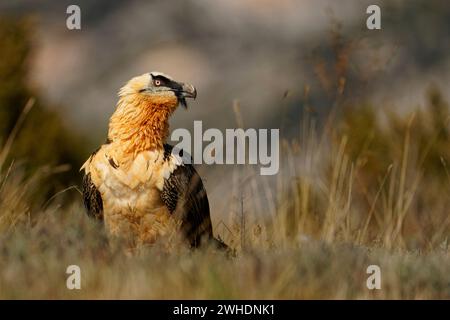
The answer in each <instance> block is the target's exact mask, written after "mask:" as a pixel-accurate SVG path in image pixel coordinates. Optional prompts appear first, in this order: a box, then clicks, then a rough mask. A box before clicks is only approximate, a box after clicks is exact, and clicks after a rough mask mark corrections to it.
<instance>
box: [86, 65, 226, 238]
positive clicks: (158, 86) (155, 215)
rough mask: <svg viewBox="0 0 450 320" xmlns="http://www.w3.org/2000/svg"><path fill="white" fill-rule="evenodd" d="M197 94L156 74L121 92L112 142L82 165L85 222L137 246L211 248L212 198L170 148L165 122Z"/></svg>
mask: <svg viewBox="0 0 450 320" xmlns="http://www.w3.org/2000/svg"><path fill="white" fill-rule="evenodd" d="M195 97H196V90H195V88H194V87H193V86H191V85H188V84H184V83H179V82H175V81H173V80H172V79H171V78H170V77H168V76H166V75H164V74H162V73H158V72H152V73H149V74H144V75H141V76H138V77H135V78H133V79H131V80H130V81H129V82H128V83H127V84H126V85H125V86H124V87H123V88H122V89H121V90H120V92H119V102H118V103H117V109H116V111H115V112H114V114H113V115H112V117H111V120H110V123H109V132H108V139H107V141H106V142H105V144H103V145H102V146H101V147H100V148H98V149H97V151H95V152H94V153H93V154H92V155H91V156H90V157H89V159H88V160H87V161H86V162H85V163H84V165H83V166H82V168H81V170H84V177H83V198H84V205H85V207H86V209H87V213H88V215H90V216H91V217H93V218H95V219H99V220H103V221H104V223H105V226H106V228H107V230H108V232H109V234H110V235H111V236H115V237H119V238H123V239H126V240H127V241H129V242H130V244H131V245H132V246H138V245H140V244H152V243H154V242H156V241H157V240H159V239H166V240H167V241H170V240H171V239H175V238H178V239H180V238H181V239H182V241H184V242H187V244H188V245H190V246H192V247H198V246H200V245H201V244H202V243H205V242H209V241H213V242H215V243H216V244H219V245H220V246H223V247H224V246H225V245H224V244H222V243H221V242H220V241H218V240H216V239H214V238H213V230H212V225H211V218H210V211H209V203H208V197H207V194H206V190H205V188H204V186H203V183H202V180H201V178H200V176H199V175H198V173H197V172H196V170H195V169H194V167H193V166H192V165H191V164H190V163H191V162H190V161H187V159H189V158H187V155H183V152H182V151H180V152H172V151H173V149H172V146H170V145H168V144H166V143H165V140H166V138H167V135H168V118H169V116H170V115H171V114H172V112H173V111H174V110H175V109H176V107H177V106H178V105H179V104H181V105H183V106H185V107H186V106H187V105H186V100H185V98H195Z"/></svg>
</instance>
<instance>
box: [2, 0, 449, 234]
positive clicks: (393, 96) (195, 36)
mask: <svg viewBox="0 0 450 320" xmlns="http://www.w3.org/2000/svg"><path fill="white" fill-rule="evenodd" d="M70 4H73V1H46V0H40V1H21V0H17V1H9V2H7V1H3V2H1V3H0V145H2V146H4V145H5V144H6V142H7V138H8V137H10V136H11V133H12V132H13V131H14V128H15V126H16V124H17V123H18V120H19V119H20V117H21V114H23V109H24V108H25V106H26V105H27V102H28V103H30V104H31V102H30V99H31V98H33V99H35V100H34V104H33V107H32V108H31V111H30V113H29V114H28V115H27V116H26V118H25V119H24V121H23V123H22V124H21V126H20V130H19V131H18V132H17V134H16V133H14V134H15V142H14V143H13V144H12V147H11V150H10V151H9V152H8V161H6V160H5V165H4V167H6V163H11V161H13V160H14V161H16V162H21V163H23V167H24V168H25V171H26V172H28V171H30V172H31V171H32V170H34V169H36V168H40V167H42V166H52V167H53V168H54V167H55V166H57V167H58V166H61V165H69V167H67V166H65V167H61V170H60V171H61V172H60V173H58V174H57V175H56V176H52V178H51V179H50V180H49V183H47V184H46V186H48V187H47V188H40V189H45V190H46V197H47V198H48V197H50V196H53V195H55V193H57V192H59V191H60V190H63V189H64V188H66V187H67V186H70V185H73V184H75V185H76V184H78V183H79V181H80V178H79V173H78V168H79V167H80V166H81V165H82V163H83V162H84V160H85V159H86V158H87V157H88V155H89V154H90V152H91V151H92V150H94V149H95V148H96V147H97V146H98V145H99V144H100V143H102V142H103V141H104V140H105V138H106V133H107V125H108V119H109V117H110V116H111V114H112V113H113V111H114V108H115V103H116V100H117V91H118V89H119V88H120V87H121V86H122V85H123V84H124V83H125V82H126V81H127V80H128V79H130V78H131V77H133V76H135V75H139V74H142V73H145V72H149V71H155V70H156V71H161V72H164V73H167V74H169V75H171V76H172V77H173V78H175V79H177V80H180V81H185V82H189V83H192V84H194V85H195V86H196V87H197V90H198V93H199V94H198V98H197V100H196V101H193V102H192V103H191V104H190V108H189V109H188V110H187V111H185V110H181V109H180V110H178V111H177V112H176V113H175V114H174V116H173V118H172V120H171V129H174V128H180V127H183V128H187V129H192V126H193V121H194V120H202V121H203V128H204V130H205V129H206V128H221V129H223V128H234V127H238V126H241V125H243V126H244V127H246V128H247V127H248V128H250V127H253V128H280V135H281V138H282V139H283V141H289V143H287V142H286V144H285V145H284V146H285V148H284V149H283V150H285V151H286V149H287V150H288V151H289V152H291V151H292V150H294V151H295V150H296V147H297V149H298V150H300V151H299V152H298V153H297V154H295V155H293V156H292V157H288V156H286V154H287V153H286V152H285V151H282V154H281V162H282V163H281V172H282V174H284V175H285V176H286V177H288V179H289V177H290V178H291V179H293V181H294V182H293V183H290V182H289V183H288V184H289V187H287V188H288V189H289V190H290V191H289V192H303V191H304V190H303V189H301V187H298V186H297V185H296V181H297V179H298V178H299V177H304V176H308V175H310V176H311V177H316V176H315V172H316V171H317V170H318V169H319V168H320V170H321V171H323V172H324V174H325V175H326V174H328V173H327V172H330V170H328V169H327V164H326V163H328V162H326V161H325V160H323V159H324V157H323V154H327V153H330V154H331V150H332V149H333V147H332V143H333V141H334V140H333V137H336V135H333V134H331V135H330V136H327V139H326V140H327V141H328V144H327V143H325V144H320V146H321V147H322V149H323V152H322V154H321V155H322V156H320V155H318V154H316V153H315V152H319V150H322V149H321V148H315V147H314V146H312V145H311V144H308V143H309V142H308V141H311V139H312V138H311V137H312V136H315V135H316V134H317V136H318V137H319V140H320V137H322V134H321V132H323V131H324V130H325V129H326V128H333V129H336V130H338V134H341V135H345V137H347V138H346V139H347V140H348V141H347V143H346V151H347V152H348V154H349V157H350V161H353V162H354V163H356V164H359V165H360V166H361V168H363V170H362V172H363V173H361V175H364V177H363V179H364V181H365V182H366V183H367V185H368V186H369V187H367V188H368V189H370V188H372V187H373V190H374V193H375V194H376V190H378V189H377V188H378V187H379V180H380V177H383V173H384V172H385V170H386V168H388V167H389V165H391V164H392V163H393V162H395V161H394V160H395V159H396V157H398V156H399V155H401V150H402V147H401V146H402V145H403V142H404V140H403V137H404V131H402V130H403V129H404V128H405V126H404V125H403V122H402V121H404V122H405V121H406V122H407V121H409V120H408V119H409V118H407V117H406V116H404V117H405V119H406V120H399V119H403V118H402V115H406V114H409V113H410V112H411V111H413V110H414V111H415V110H421V109H422V110H431V113H430V114H432V115H435V118H434V120H430V121H431V122H430V123H431V124H430V125H425V124H424V123H425V120H423V118H420V119H422V120H423V121H422V120H419V121H418V122H417V121H416V123H419V124H423V125H424V126H425V127H423V128H422V127H420V128H419V129H417V130H416V131H414V132H416V134H418V135H419V137H417V139H416V140H414V141H416V142H418V144H419V145H420V143H419V142H420V141H423V148H422V149H421V147H420V146H419V147H418V150H419V151H418V154H419V155H421V154H422V153H420V150H428V151H429V149H430V148H432V149H433V150H435V152H434V153H432V156H433V157H432V159H431V160H430V162H429V165H428V164H427V163H428V162H426V161H424V162H423V163H425V167H427V166H428V167H430V168H431V169H430V170H434V171H433V172H434V174H435V176H432V178H433V179H435V178H436V179H441V178H442V177H445V176H446V175H445V174H444V172H445V170H444V169H445V168H444V167H443V165H442V164H443V163H444V162H445V161H444V162H443V159H444V160H446V159H448V151H447V150H449V149H450V148H449V145H448V139H449V138H448V136H447V135H446V132H447V131H448V125H447V122H445V123H444V122H442V121H444V120H445V121H446V117H447V114H448V105H447V104H446V101H448V98H449V93H450V90H449V83H450V81H449V80H450V54H449V53H450V41H449V39H450V37H449V36H450V34H449V33H450V5H449V3H448V2H447V1H439V0H432V1H425V0H422V1H420V0H414V1H413V0H408V1H406V0H389V1H371V0H368V1H365V0H361V1H359V0H341V1H333V0H315V1H312V0H311V1H307V0H297V1H295V0H281V1H279V0H277V1H274V0H217V1H206V0H187V1H170V2H169V1H137V0H136V1H107V0H100V1H95V2H94V1H77V3H76V4H78V5H79V6H80V8H81V26H82V27H81V30H68V29H67V28H66V18H67V17H68V15H67V14H66V8H67V7H68V6H69V5H70ZM370 4H378V5H379V6H380V7H381V26H382V29H381V30H368V29H367V28H366V19H367V17H368V14H366V8H367V7H368V6H369V5H370ZM430 108H431V109H430ZM433 108H434V109H433ZM381 112H382V113H381ZM380 113H381V116H380V117H379V115H380ZM330 114H332V116H330ZM386 114H387V115H389V116H386ZM393 114H395V116H394V115H393ZM397 117H399V118H397ZM337 118H338V119H340V120H339V122H337V120H336V121H335V120H334V119H337ZM330 119H331V120H330ZM427 119H428V118H427ZM416 120H417V119H416ZM433 121H435V122H433ZM439 121H441V122H442V123H441V122H439ZM406 122H405V123H406ZM386 127H389V128H391V129H389V130H391V131H387V132H388V133H386V131H385V130H387V129H386ZM430 127H431V128H434V129H439V130H441V129H442V130H444V131H445V132H444V134H442V130H441V131H439V132H438V133H436V132H434V131H430ZM399 128H400V129H399ZM310 131H314V133H311V132H310ZM305 132H306V136H305ZM436 134H437V135H438V137H439V144H438V145H433V146H432V147H429V146H428V144H427V141H430V139H428V138H429V137H435V135H436ZM374 135H375V137H376V138H375V139H372V138H371V139H369V140H370V141H372V142H373V143H372V142H371V143H369V144H368V143H367V141H369V140H368V139H367V137H373V136H374ZM396 135H397V136H396ZM395 137H397V138H395ZM396 139H397V140H398V141H400V142H399V144H398V145H397V144H395V141H397V140H396ZM413 139H414V138H413ZM291 142H292V144H290V143H291ZM337 145H338V146H339V142H337ZM368 145H370V148H369V147H367V146H368ZM366 147H367V148H366ZM372 147H373V149H371V148H372ZM427 148H428V149H427ZM428 151H427V155H428V154H430V153H429V152H428ZM418 158H420V156H418ZM361 159H362V160H361ZM292 162H294V163H299V166H297V167H296V168H295V169H292V165H289V163H292ZM323 162H325V164H322V163H323ZM428 167H427V168H428ZM421 168H422V167H421ZM433 168H434V169H433ZM322 169H323V170H322ZM199 170H200V171H201V173H202V176H203V177H204V180H205V184H206V188H207V190H208V194H209V196H210V203H211V207H212V211H213V218H214V219H215V225H216V226H217V225H218V224H220V221H219V220H220V218H218V217H220V216H228V215H229V214H230V213H231V215H232V214H235V213H236V212H237V211H239V210H241V211H243V210H246V209H243V208H242V206H241V204H240V203H242V202H244V200H243V199H240V198H239V197H241V196H242V192H241V191H240V188H241V187H242V185H244V184H245V183H246V182H245V181H242V180H245V179H246V177H248V176H249V175H250V176H252V177H253V178H254V181H253V182H252V185H253V187H252V189H251V190H253V191H252V192H249V194H247V195H245V196H246V197H248V198H255V197H262V198H264V199H261V200H260V201H261V203H260V204H259V205H256V204H255V206H251V209H248V210H249V211H253V212H254V213H255V214H256V216H258V215H263V214H265V212H266V211H271V212H275V211H277V208H278V202H277V201H278V200H276V199H274V198H276V195H274V193H275V192H277V191H276V190H279V189H275V187H274V186H275V185H277V181H278V180H279V179H280V178H279V177H274V178H273V179H270V178H262V177H259V176H258V175H257V174H255V172H257V171H256V170H254V172H253V171H252V172H253V173H249V174H247V173H245V174H243V173H242V171H240V170H242V168H233V167H225V166H213V167H208V168H206V167H204V166H200V169H199ZM236 170H238V171H237V173H236ZM327 170H328V171H327ZM427 170H428V169H427ZM331 171H332V170H331ZM224 177H227V179H224ZM439 177H440V178H439ZM236 181H237V182H236ZM315 181H316V182H317V183H316V184H318V188H319V189H320V181H319V179H316V180H315ZM445 183H447V182H445ZM235 185H238V187H233V186H235ZM239 186H241V187H239ZM260 188H262V189H260ZM296 188H300V189H299V190H297V189H296ZM355 188H356V189H358V190H363V189H364V190H366V189H365V188H364V187H361V186H358V187H355ZM47 189H48V190H47ZM230 190H232V191H230ZM292 190H294V191H292ZM295 190H296V191H295ZM302 190H303V191H302ZM366 191H367V190H366ZM289 192H287V193H286V194H289ZM75 195H76V193H75ZM289 197H290V196H289ZM355 197H356V196H355ZM291 199H292V198H291ZM252 201H253V200H252ZM258 201H259V200H258ZM255 203H256V201H255ZM233 206H235V207H236V208H234V207H233ZM298 206H299V207H301V206H302V205H301V203H300V204H298ZM369 207H370V206H369ZM443 207H444V206H443ZM239 208H240V209H239ZM319 209H320V208H318V209H317V210H319ZM359 209H360V207H359V206H358V210H359ZM355 210H356V209H355ZM442 210H444V209H442ZM263 211H264V212H263ZM419 211H420V210H419ZM443 215H444V216H445V214H444V213H443ZM440 217H441V216H440ZM230 219H231V218H230ZM232 221H234V220H233V219H231V220H227V223H226V225H228V226H229V225H232V224H233V222H232ZM437 221H440V220H437ZM241 222H242V221H241ZM241 222H240V223H239V224H240V225H241ZM436 223H438V222H436ZM255 230H256V231H255V232H257V230H258V228H257V227H256V229H255Z"/></svg>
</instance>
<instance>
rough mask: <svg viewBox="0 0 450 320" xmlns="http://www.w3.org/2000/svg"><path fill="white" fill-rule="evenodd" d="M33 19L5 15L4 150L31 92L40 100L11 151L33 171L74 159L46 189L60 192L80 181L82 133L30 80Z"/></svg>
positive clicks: (0, 97)
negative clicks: (80, 134) (47, 100)
mask: <svg viewBox="0 0 450 320" xmlns="http://www.w3.org/2000/svg"><path fill="white" fill-rule="evenodd" d="M33 27H34V24H33V22H32V21H31V20H30V19H28V18H21V19H12V18H9V17H2V18H1V19H0V48H1V49H0V150H2V148H3V147H4V145H5V142H6V140H7V139H8V137H9V136H10V134H11V131H12V130H13V128H14V127H15V125H16V123H17V121H18V119H19V117H20V115H21V113H22V110H23V108H24V107H25V105H26V103H27V101H28V100H29V99H30V98H34V99H35V100H36V102H35V104H34V106H33V108H32V109H31V111H30V112H29V114H28V115H27V117H26V119H25V121H24V122H23V124H22V125H21V128H20V130H19V131H18V134H17V136H16V138H15V140H14V142H13V144H12V147H11V149H10V151H9V152H8V157H7V161H6V162H5V165H4V166H8V164H9V163H11V161H13V160H14V161H15V162H17V161H20V162H23V164H24V168H25V171H26V172H27V173H28V174H32V173H33V172H34V171H36V169H37V168H40V167H42V166H46V167H49V166H57V165H61V164H68V165H70V170H68V171H66V172H64V173H61V174H58V175H55V176H52V178H51V179H50V180H49V181H48V184H46V188H45V187H44V186H43V191H45V192H48V193H50V192H51V193H54V191H56V190H60V189H61V188H63V187H64V186H67V185H68V184H70V183H74V182H75V181H78V180H77V179H78V167H79V166H80V164H81V162H82V155H83V154H86V152H84V150H83V144H82V140H81V138H80V137H79V136H78V135H77V134H76V133H75V132H74V131H73V130H70V128H68V127H67V126H66V124H65V123H64V122H63V119H61V117H60V115H59V114H58V113H56V112H55V111H54V110H56V109H57V108H56V107H55V106H50V105H48V104H47V103H46V102H44V100H43V99H42V97H41V95H40V94H39V92H37V91H36V90H33V89H31V88H30V87H29V86H28V84H27V76H28V71H29V68H30V60H31V59H32V51H33V38H32V37H33Z"/></svg>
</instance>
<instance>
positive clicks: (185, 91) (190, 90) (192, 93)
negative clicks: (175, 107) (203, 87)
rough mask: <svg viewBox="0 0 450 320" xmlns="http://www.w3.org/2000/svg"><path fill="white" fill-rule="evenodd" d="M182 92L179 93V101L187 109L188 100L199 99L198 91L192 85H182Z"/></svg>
mask: <svg viewBox="0 0 450 320" xmlns="http://www.w3.org/2000/svg"><path fill="white" fill-rule="evenodd" d="M180 86H181V90H180V91H179V92H178V100H179V101H180V104H181V105H182V106H183V107H184V108H185V109H187V103H186V98H192V99H195V98H196V97H197V89H195V87H194V86H193V85H191V84H188V83H180Z"/></svg>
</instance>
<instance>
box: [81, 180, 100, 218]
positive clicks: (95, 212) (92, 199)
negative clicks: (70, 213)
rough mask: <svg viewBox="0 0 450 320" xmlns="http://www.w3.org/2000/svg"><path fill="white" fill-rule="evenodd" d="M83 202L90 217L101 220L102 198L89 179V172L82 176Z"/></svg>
mask: <svg viewBox="0 0 450 320" xmlns="http://www.w3.org/2000/svg"><path fill="white" fill-rule="evenodd" d="M83 202H84V207H85V208H86V210H87V214H88V216H90V217H93V218H96V219H99V220H103V200H102V196H101V194H100V192H99V191H98V190H97V188H96V187H95V185H94V183H93V182H92V179H91V174H90V173H88V174H86V175H84V176H83Z"/></svg>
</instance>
